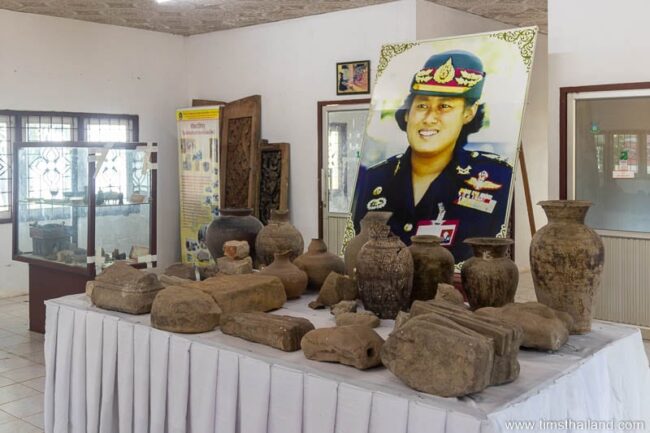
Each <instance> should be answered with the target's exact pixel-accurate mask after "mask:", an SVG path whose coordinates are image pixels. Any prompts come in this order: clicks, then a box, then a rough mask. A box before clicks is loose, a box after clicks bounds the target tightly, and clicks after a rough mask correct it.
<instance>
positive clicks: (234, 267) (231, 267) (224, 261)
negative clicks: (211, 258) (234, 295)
mask: <svg viewBox="0 0 650 433" xmlns="http://www.w3.org/2000/svg"><path fill="white" fill-rule="evenodd" d="M217 268H219V272H221V273H222V274H226V275H241V274H250V273H252V272H253V259H251V258H250V257H246V258H243V259H233V258H231V257H228V256H223V257H219V258H218V259H217Z"/></svg>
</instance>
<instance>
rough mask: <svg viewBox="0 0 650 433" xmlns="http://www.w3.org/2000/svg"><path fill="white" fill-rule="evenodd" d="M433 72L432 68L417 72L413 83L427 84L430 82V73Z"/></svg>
mask: <svg viewBox="0 0 650 433" xmlns="http://www.w3.org/2000/svg"><path fill="white" fill-rule="evenodd" d="M432 72H433V69H432V68H429V69H422V70H421V71H419V72H418V73H417V74H415V82H416V83H428V82H429V81H431V78H432V77H431V73H432Z"/></svg>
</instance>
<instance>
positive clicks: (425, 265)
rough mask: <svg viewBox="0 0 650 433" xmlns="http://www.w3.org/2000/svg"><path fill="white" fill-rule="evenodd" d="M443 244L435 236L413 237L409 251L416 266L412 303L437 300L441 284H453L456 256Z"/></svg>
mask: <svg viewBox="0 0 650 433" xmlns="http://www.w3.org/2000/svg"><path fill="white" fill-rule="evenodd" d="M441 242H442V239H441V238H440V237H438V236H433V235H416V236H412V237H411V246H410V247H409V250H410V251H411V255H412V256H413V266H414V271H413V290H412V291H411V302H413V301H416V300H420V301H426V300H427V299H433V298H435V296H436V291H437V290H438V284H439V283H445V284H453V279H454V264H455V261H454V256H453V254H451V252H450V251H449V250H448V249H447V248H445V247H443V246H442V245H440V243H441Z"/></svg>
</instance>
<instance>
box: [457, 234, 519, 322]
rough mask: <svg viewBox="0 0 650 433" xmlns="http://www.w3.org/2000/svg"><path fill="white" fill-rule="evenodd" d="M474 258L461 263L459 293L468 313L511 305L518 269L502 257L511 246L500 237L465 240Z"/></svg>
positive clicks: (517, 280) (505, 257)
mask: <svg viewBox="0 0 650 433" xmlns="http://www.w3.org/2000/svg"><path fill="white" fill-rule="evenodd" d="M465 243H466V244H468V245H471V247H472V249H473V250H474V257H471V258H469V259H467V260H466V261H465V263H464V264H463V267H462V269H461V271H460V278H461V281H462V283H463V290H465V293H467V300H468V301H469V306H470V308H471V309H472V310H476V309H478V308H483V307H501V306H503V305H505V304H509V303H511V302H514V300H515V292H516V291H517V284H518V283H519V270H518V269H517V265H515V263H514V262H513V261H512V260H510V258H509V257H507V256H506V253H507V252H508V248H509V247H510V245H512V244H513V243H514V241H513V240H512V239H504V238H468V239H465Z"/></svg>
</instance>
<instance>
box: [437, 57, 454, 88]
mask: <svg viewBox="0 0 650 433" xmlns="http://www.w3.org/2000/svg"><path fill="white" fill-rule="evenodd" d="M455 76H456V70H455V69H454V65H453V64H452V63H451V57H450V58H449V60H447V61H446V62H445V64H444V65H442V66H441V67H439V68H438V69H436V73H435V74H433V80H434V81H435V82H436V83H440V84H445V83H448V82H450V81H451V80H453V79H454V77H455Z"/></svg>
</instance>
